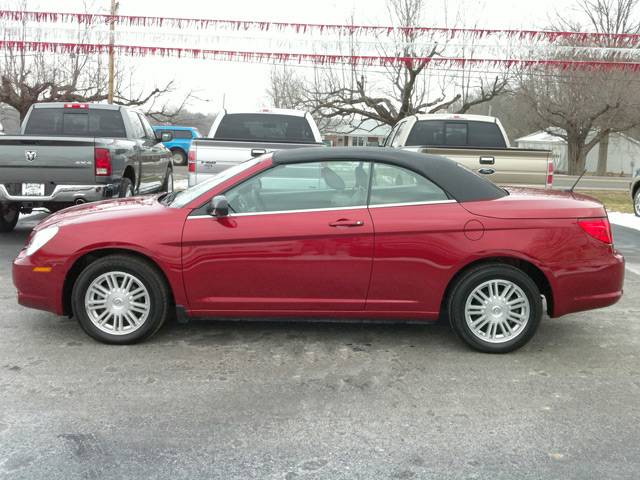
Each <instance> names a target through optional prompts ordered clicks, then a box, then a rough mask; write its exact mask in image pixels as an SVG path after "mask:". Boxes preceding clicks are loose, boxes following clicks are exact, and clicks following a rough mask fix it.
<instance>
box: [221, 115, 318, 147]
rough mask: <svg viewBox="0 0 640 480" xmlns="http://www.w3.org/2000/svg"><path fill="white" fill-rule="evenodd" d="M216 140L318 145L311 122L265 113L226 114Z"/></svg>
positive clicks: (299, 118) (289, 116)
mask: <svg viewBox="0 0 640 480" xmlns="http://www.w3.org/2000/svg"><path fill="white" fill-rule="evenodd" d="M214 138H215V139H216V140H241V141H248V142H297V143H315V138H314V136H313V132H312V131H311V127H310V126H309V122H307V119H306V118H304V117H296V116H293V115H270V114H264V113H232V114H228V115H225V116H224V118H223V119H222V121H221V122H220V125H219V126H218V129H217V131H216V133H215V134H214Z"/></svg>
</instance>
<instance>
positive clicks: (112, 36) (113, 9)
mask: <svg viewBox="0 0 640 480" xmlns="http://www.w3.org/2000/svg"><path fill="white" fill-rule="evenodd" d="M117 14H118V2H116V0H111V19H110V21H109V92H108V98H107V101H108V102H109V103H113V82H114V79H113V77H114V70H115V59H114V51H113V45H114V44H115V31H116V22H115V18H114V17H115V16H116V15H117Z"/></svg>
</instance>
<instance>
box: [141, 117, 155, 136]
mask: <svg viewBox="0 0 640 480" xmlns="http://www.w3.org/2000/svg"><path fill="white" fill-rule="evenodd" d="M138 116H139V117H140V123H142V128H143V129H144V134H145V136H146V137H147V138H148V139H149V140H153V139H154V138H156V135H155V133H153V128H151V125H149V122H148V121H147V119H146V118H145V116H144V115H142V114H138Z"/></svg>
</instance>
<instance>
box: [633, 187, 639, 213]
mask: <svg viewBox="0 0 640 480" xmlns="http://www.w3.org/2000/svg"><path fill="white" fill-rule="evenodd" d="M633 211H634V213H635V214H636V216H638V217H640V187H639V188H638V189H637V190H636V193H635V195H634V196H633Z"/></svg>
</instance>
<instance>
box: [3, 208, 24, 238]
mask: <svg viewBox="0 0 640 480" xmlns="http://www.w3.org/2000/svg"><path fill="white" fill-rule="evenodd" d="M19 217H20V207H18V205H13V204H12V205H6V206H2V205H0V233H9V232H11V231H13V229H14V228H16V225H17V224H18V218H19Z"/></svg>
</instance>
